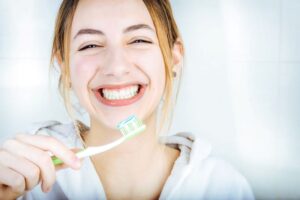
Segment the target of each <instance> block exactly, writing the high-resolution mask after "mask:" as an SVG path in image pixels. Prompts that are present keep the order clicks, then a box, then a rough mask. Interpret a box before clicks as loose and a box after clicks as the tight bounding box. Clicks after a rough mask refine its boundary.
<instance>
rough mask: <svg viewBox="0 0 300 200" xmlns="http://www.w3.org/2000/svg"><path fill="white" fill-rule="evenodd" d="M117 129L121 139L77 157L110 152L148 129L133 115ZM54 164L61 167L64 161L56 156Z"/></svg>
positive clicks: (83, 151) (89, 149)
mask: <svg viewBox="0 0 300 200" xmlns="http://www.w3.org/2000/svg"><path fill="white" fill-rule="evenodd" d="M117 128H118V129H119V130H120V132H121V134H122V135H123V136H122V137H121V138H119V139H117V140H116V141H114V142H111V143H109V144H106V145H103V146H93V147H87V148H85V149H83V150H81V151H79V152H77V153H76V156H77V157H78V158H85V157H89V156H93V155H96V154H99V153H102V152H105V151H107V150H110V149H112V148H114V147H116V146H118V145H120V144H122V143H123V142H125V141H126V140H129V139H131V138H132V137H134V136H136V135H138V134H139V133H141V132H142V131H144V130H145V129H146V125H145V124H143V122H142V121H141V120H139V119H138V118H136V117H135V116H134V115H132V116H130V117H128V118H127V119H126V120H123V121H121V122H120V123H119V124H118V125H117ZM52 162H53V164H54V165H59V164H62V163H63V161H62V160H61V159H59V158H58V157H56V156H52Z"/></svg>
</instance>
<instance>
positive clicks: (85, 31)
mask: <svg viewBox="0 0 300 200" xmlns="http://www.w3.org/2000/svg"><path fill="white" fill-rule="evenodd" d="M140 29H148V30H150V31H152V32H155V31H154V30H153V28H151V27H150V26H149V25H147V24H136V25H132V26H129V27H127V28H126V29H124V30H123V33H128V32H132V31H136V30H140ZM84 34H89V35H105V34H104V33H103V32H102V31H101V30H97V29H92V28H85V29H80V30H79V31H78V32H77V34H76V35H75V36H74V38H73V40H74V39H75V38H76V37H78V36H79V35H84Z"/></svg>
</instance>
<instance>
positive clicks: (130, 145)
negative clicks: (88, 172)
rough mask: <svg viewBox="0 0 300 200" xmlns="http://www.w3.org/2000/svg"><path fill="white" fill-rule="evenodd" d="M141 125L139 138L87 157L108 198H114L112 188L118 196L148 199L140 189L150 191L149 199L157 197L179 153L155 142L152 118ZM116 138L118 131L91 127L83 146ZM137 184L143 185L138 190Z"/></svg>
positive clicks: (104, 142) (95, 126) (154, 123)
mask: <svg viewBox="0 0 300 200" xmlns="http://www.w3.org/2000/svg"><path fill="white" fill-rule="evenodd" d="M91 122H93V121H91ZM144 122H145V123H146V126H147V128H146V130H145V131H144V132H142V133H141V134H139V135H137V136H135V137H133V138H132V139H130V140H128V141H126V142H124V143H122V144H121V145H119V146H117V147H115V148H113V149H111V150H109V151H106V152H104V153H102V154H98V155H95V156H93V157H91V159H92V162H93V164H94V166H95V168H96V170H97V172H98V175H99V177H100V179H101V182H102V183H103V186H104V189H105V191H106V193H107V195H108V196H111V195H114V194H115V192H114V191H115V190H114V189H115V188H117V190H118V191H119V192H118V194H120V195H121V194H122V195H121V196H128V197H129V196H131V197H133V196H139V195H140V194H132V193H130V194H128V193H127V192H128V191H133V190H135V191H141V192H142V193H143V194H142V195H145V196H148V194H146V193H147V192H148V190H147V191H144V192H143V191H142V190H143V188H148V189H149V192H150V191H151V190H150V188H152V191H151V193H149V195H151V194H152V195H153V194H156V195H158V194H159V193H160V192H161V189H162V187H163V185H164V182H165V181H166V179H167V177H168V176H169V174H170V172H171V169H172V167H173V163H174V161H175V160H176V158H177V157H178V155H179V152H178V151H177V150H174V149H171V148H168V147H166V146H165V145H163V144H160V143H159V142H158V140H157V136H156V118H155V117H154V116H153V117H150V118H149V119H148V120H145V121H144ZM119 137H120V133H119V132H118V131H114V130H107V129H105V128H103V127H101V126H97V125H95V124H92V123H91V129H90V132H89V133H88V134H86V137H85V142H86V144H87V145H88V146H94V145H95V146H96V145H103V144H107V143H109V142H112V141H113V140H116V139H117V138H119ZM112 177H113V178H112ZM140 183H143V188H139V187H140ZM145 186H146V187H145ZM121 190H122V191H123V193H122V192H121Z"/></svg>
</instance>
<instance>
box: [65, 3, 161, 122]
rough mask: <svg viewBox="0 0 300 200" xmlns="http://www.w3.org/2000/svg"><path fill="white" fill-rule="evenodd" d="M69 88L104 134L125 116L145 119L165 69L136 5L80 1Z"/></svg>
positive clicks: (153, 106)
mask: <svg viewBox="0 0 300 200" xmlns="http://www.w3.org/2000/svg"><path fill="white" fill-rule="evenodd" d="M70 42H71V43H70V49H71V50H70V72H71V82H72V87H73V90H74V92H75V94H76V95H77V97H78V99H79V101H80V103H81V105H82V106H83V107H85V109H86V110H87V111H88V112H89V114H90V117H91V120H92V121H95V120H96V121H98V122H99V123H101V124H102V125H104V126H106V127H108V128H115V127H116V125H117V124H118V123H119V122H120V121H122V120H124V119H126V118H127V117H128V116H130V115H133V114H134V115H136V116H138V117H139V118H140V119H142V120H143V119H144V120H145V119H146V118H148V117H149V116H151V115H152V114H153V113H154V112H155V110H156V108H157V106H158V104H159V102H160V99H161V97H162V95H163V91H164V87H165V68H164V61H163V56H162V53H161V50H160V47H159V43H158V39H157V36H156V31H155V27H154V24H153V21H152V18H151V16H150V14H149V12H148V10H147V8H146V6H145V4H144V3H143V1H142V0H127V1H123V0H101V1H99V0H81V1H79V4H78V7H77V9H76V12H75V15H74V19H73V23H72V28H71V38H70Z"/></svg>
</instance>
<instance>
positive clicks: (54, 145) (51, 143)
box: [16, 134, 81, 169]
mask: <svg viewBox="0 0 300 200" xmlns="http://www.w3.org/2000/svg"><path fill="white" fill-rule="evenodd" d="M16 139H17V140H19V141H22V142H23V143H27V144H30V145H32V146H35V147H37V148H40V149H43V150H46V151H50V152H51V153H53V154H54V155H55V156H56V157H58V158H60V159H61V160H62V161H63V162H64V163H65V164H66V165H68V166H70V167H72V168H73V169H79V168H80V164H81V163H80V161H79V159H78V158H77V157H76V155H75V153H74V152H73V151H71V150H70V149H69V148H68V147H66V146H65V145H64V144H63V143H61V142H60V141H58V140H57V139H55V138H54V137H50V136H45V135H29V134H27V135H26V134H19V135H17V136H16Z"/></svg>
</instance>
